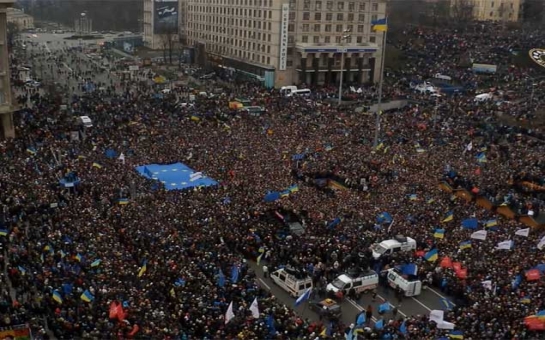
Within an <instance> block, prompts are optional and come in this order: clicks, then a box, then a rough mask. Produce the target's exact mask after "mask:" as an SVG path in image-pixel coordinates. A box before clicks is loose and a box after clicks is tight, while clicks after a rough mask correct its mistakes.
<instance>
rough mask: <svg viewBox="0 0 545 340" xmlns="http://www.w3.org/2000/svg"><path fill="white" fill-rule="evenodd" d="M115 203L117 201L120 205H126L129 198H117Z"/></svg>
mask: <svg viewBox="0 0 545 340" xmlns="http://www.w3.org/2000/svg"><path fill="white" fill-rule="evenodd" d="M117 203H119V204H121V205H126V204H129V199H128V198H120V199H119V200H117Z"/></svg>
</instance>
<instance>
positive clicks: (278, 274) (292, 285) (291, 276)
mask: <svg viewBox="0 0 545 340" xmlns="http://www.w3.org/2000/svg"><path fill="white" fill-rule="evenodd" d="M271 279H272V280H273V282H274V283H275V284H276V285H278V286H279V287H280V288H282V289H284V290H285V291H286V292H288V293H289V294H290V295H291V296H292V297H295V298H296V297H299V296H301V294H303V293H304V292H306V290H307V289H309V288H312V278H310V277H308V276H304V275H299V273H298V272H297V271H295V270H293V269H289V268H282V269H278V270H276V271H274V272H272V273H271Z"/></svg>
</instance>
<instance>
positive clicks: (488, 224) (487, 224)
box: [484, 219, 498, 228]
mask: <svg viewBox="0 0 545 340" xmlns="http://www.w3.org/2000/svg"><path fill="white" fill-rule="evenodd" d="M497 225H498V220H496V219H493V220H488V221H486V222H484V226H485V227H487V228H490V227H495V226H497Z"/></svg>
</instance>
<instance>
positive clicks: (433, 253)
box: [424, 248, 439, 262]
mask: <svg viewBox="0 0 545 340" xmlns="http://www.w3.org/2000/svg"><path fill="white" fill-rule="evenodd" d="M438 258H439V254H438V252H437V248H434V249H432V250H430V251H428V252H427V253H426V254H425V255H424V259H426V261H429V262H435V261H437V259H438Z"/></svg>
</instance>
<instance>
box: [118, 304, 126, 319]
mask: <svg viewBox="0 0 545 340" xmlns="http://www.w3.org/2000/svg"><path fill="white" fill-rule="evenodd" d="M126 317H127V313H125V311H124V310H123V305H122V304H119V305H118V306H117V320H119V321H123V320H125V318H126Z"/></svg>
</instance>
